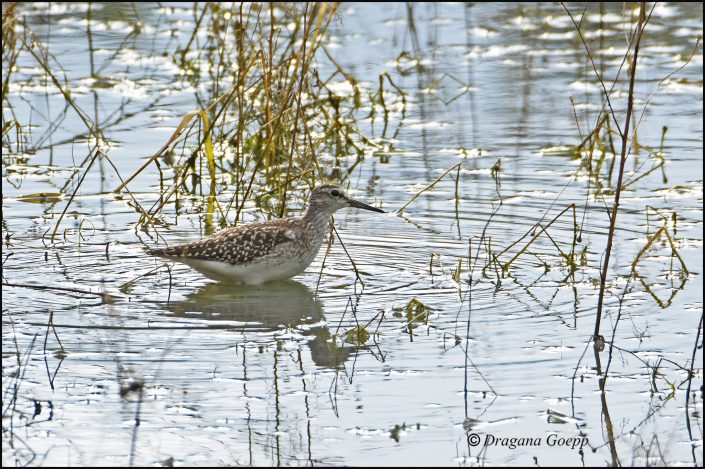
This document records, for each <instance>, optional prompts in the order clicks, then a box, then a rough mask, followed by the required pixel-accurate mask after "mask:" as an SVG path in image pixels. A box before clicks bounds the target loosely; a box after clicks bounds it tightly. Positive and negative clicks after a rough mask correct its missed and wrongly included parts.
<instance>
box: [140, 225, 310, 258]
mask: <svg viewBox="0 0 705 469" xmlns="http://www.w3.org/2000/svg"><path fill="white" fill-rule="evenodd" d="M295 240H296V235H295V230H293V229H292V220H291V219H286V218H282V219H278V220H272V221H269V222H265V223H259V224H256V225H246V226H240V227H237V228H231V229H228V230H225V231H221V232H220V233H218V234H216V235H214V236H211V237H210V238H205V239H202V240H200V241H194V242H191V243H186V244H181V245H178V246H170V247H167V248H160V249H150V250H148V251H147V252H148V253H149V254H151V255H154V256H160V257H167V258H174V259H176V260H178V259H179V258H181V259H184V258H188V259H204V260H209V261H220V262H227V263H229V264H233V265H242V264H249V263H251V262H253V261H254V260H255V259H257V258H261V257H264V256H266V255H267V254H269V253H270V252H272V251H273V250H274V249H275V248H277V247H278V246H280V245H283V244H285V243H291V242H294V241H295Z"/></svg>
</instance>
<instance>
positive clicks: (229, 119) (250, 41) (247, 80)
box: [116, 3, 383, 225]
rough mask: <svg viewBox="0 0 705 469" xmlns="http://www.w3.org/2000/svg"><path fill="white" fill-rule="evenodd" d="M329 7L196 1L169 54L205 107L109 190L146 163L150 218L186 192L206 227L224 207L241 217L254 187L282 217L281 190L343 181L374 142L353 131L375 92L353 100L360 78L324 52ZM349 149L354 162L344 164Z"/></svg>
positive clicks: (332, 10)
mask: <svg viewBox="0 0 705 469" xmlns="http://www.w3.org/2000/svg"><path fill="white" fill-rule="evenodd" d="M337 9H338V5H337V4H335V3H332V4H326V3H321V4H311V3H306V4H300V5H298V4H297V5H292V4H286V5H280V4H273V3H271V4H250V5H245V4H238V5H232V6H227V7H226V6H225V5H224V4H220V3H209V4H204V5H203V6H201V7H196V9H195V10H194V14H195V16H196V18H197V20H196V27H195V28H194V31H193V32H192V34H191V36H190V38H189V40H188V42H187V43H186V44H185V45H184V46H181V47H179V48H178V49H177V50H176V51H175V52H174V54H173V60H174V62H175V63H176V64H177V65H178V66H179V67H180V68H181V70H182V73H183V76H182V79H183V80H185V81H187V82H189V83H190V84H191V85H193V86H194V87H195V89H197V90H199V92H198V93H197V100H198V102H199V103H210V104H208V105H205V104H203V108H202V109H195V110H194V111H192V112H190V113H189V114H187V115H186V116H184V118H183V119H182V121H181V123H180V125H179V126H178V128H177V129H176V131H175V132H174V133H173V135H172V136H171V138H170V139H169V140H168V142H167V143H166V144H165V145H164V146H163V147H162V148H161V150H159V151H158V152H157V153H156V154H155V155H153V156H152V157H151V158H149V159H148V160H147V162H146V163H145V164H144V165H143V166H142V167H141V168H140V169H139V170H138V171H136V172H135V173H134V174H133V175H132V176H131V177H129V178H127V179H126V180H125V184H122V185H120V186H119V187H118V188H116V192H120V191H122V190H124V189H125V188H126V187H127V185H128V184H129V183H130V182H131V181H132V179H133V178H134V177H136V176H137V175H138V174H140V173H141V172H142V171H143V170H144V169H145V168H146V167H147V166H149V165H150V164H151V163H153V162H155V163H157V164H158V165H159V167H160V174H162V176H163V180H162V186H161V187H163V190H162V191H161V195H160V197H159V199H158V200H157V202H156V203H154V204H153V205H152V207H151V208H149V210H148V214H149V215H150V216H152V215H156V214H157V213H159V212H160V211H161V210H162V209H163V208H164V206H165V205H166V204H167V203H169V202H171V201H173V200H174V199H175V198H178V197H179V195H180V194H190V195H198V196H203V197H205V198H206V199H207V203H206V204H205V206H206V210H205V211H206V215H207V217H206V221H207V224H210V223H212V218H213V215H218V216H219V218H220V225H225V224H227V221H226V220H227V218H231V217H230V215H231V212H234V213H235V214H234V217H232V218H233V219H234V220H233V221H234V222H235V223H237V222H238V221H239V220H240V218H241V215H242V211H243V209H244V208H245V204H246V203H248V202H249V201H250V200H252V196H253V194H254V193H257V194H259V195H258V197H257V198H255V199H254V201H255V204H256V205H257V206H258V207H259V208H260V209H261V210H263V211H264V212H265V213H266V214H268V215H269V216H283V215H284V214H285V212H286V210H287V202H286V200H287V195H288V194H289V193H290V192H291V191H292V190H294V189H296V188H298V187H300V186H301V185H302V184H303V185H304V186H307V187H313V186H314V185H315V184H316V182H317V181H320V180H325V179H328V180H335V181H341V180H344V179H345V178H346V177H347V176H348V174H349V173H350V171H351V170H352V169H353V168H354V167H355V165H356V164H357V163H358V162H359V161H360V160H361V159H362V158H363V157H364V156H365V153H366V152H367V151H368V147H369V146H374V145H373V144H372V143H371V142H370V140H369V139H368V138H367V137H365V136H364V135H363V133H362V132H361V131H360V130H359V129H358V127H357V120H358V118H359V116H358V112H360V111H361V110H362V109H363V107H364V106H365V105H366V104H367V103H370V102H371V101H373V100H374V99H378V96H380V95H381V94H382V93H383V92H382V90H380V91H379V92H378V93H377V95H376V96H370V97H366V99H362V98H361V87H360V86H359V83H358V82H357V81H356V80H355V79H354V78H352V77H351V76H350V75H348V74H347V73H345V72H344V71H342V69H341V68H340V67H339V66H338V65H337V63H335V62H334V61H333V59H332V57H330V54H329V53H328V51H327V50H325V46H324V41H325V38H326V32H327V30H328V27H329V25H330V23H331V22H332V21H333V20H334V19H335V17H336V14H337ZM203 37H205V39H202V38H203ZM321 54H325V56H326V57H327V58H328V59H329V60H330V61H333V62H334V63H335V68H334V70H333V71H332V73H331V74H330V75H328V76H326V77H322V76H321V74H320V71H319V68H318V64H319V56H320V55H321ZM321 59H323V58H322V57H321ZM340 79H342V80H343V83H346V86H344V87H341V86H339V85H338V83H339V82H336V80H340ZM341 88H345V89H347V92H341V91H340V90H341ZM200 90H205V91H200ZM350 155H352V156H353V158H354V159H355V161H353V162H352V164H351V165H350V166H348V164H349V163H348V158H347V157H348V156H350ZM322 159H326V164H325V165H324V164H322V163H321V161H322ZM330 162H332V163H333V164H332V165H331V164H330ZM165 167H166V168H169V169H170V171H169V173H171V174H170V175H169V176H164V174H165V173H164V172H162V170H163V169H164V168H165ZM255 189H256V190H255ZM141 221H142V222H145V221H148V219H147V218H146V217H145V216H143V217H142V220H141Z"/></svg>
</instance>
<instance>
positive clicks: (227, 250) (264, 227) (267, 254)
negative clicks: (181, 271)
mask: <svg viewBox="0 0 705 469" xmlns="http://www.w3.org/2000/svg"><path fill="white" fill-rule="evenodd" d="M345 207H357V208H362V209H365V210H371V211H373V212H379V213H385V212H384V211H383V210H381V209H379V208H376V207H373V206H371V205H367V204H364V203H362V202H359V201H357V200H353V199H351V198H350V197H348V196H347V195H346V194H345V192H344V191H343V190H342V189H341V188H340V187H338V186H333V185H323V186H318V187H316V188H315V189H314V190H313V192H311V198H310V200H309V204H308V209H307V210H306V213H305V214H304V216H303V217H287V218H278V219H275V220H270V221H267V222H264V223H254V224H251V225H245V226H238V227H235V228H229V229H226V230H224V231H221V232H219V233H217V234H215V235H213V236H211V237H209V238H205V239H202V240H200V241H194V242H191V243H186V244H181V245H179V246H171V247H167V248H160V249H150V250H148V251H147V252H148V254H152V255H154V256H159V257H165V258H167V259H170V260H173V261H177V262H182V263H184V264H186V265H188V266H190V267H192V268H194V269H196V270H198V271H199V272H201V273H202V274H203V275H205V276H206V277H208V278H211V279H214V280H220V281H224V282H229V283H239V284H247V285H259V284H261V283H265V282H269V281H271V280H281V279H285V278H289V277H293V276H294V275H298V274H300V273H301V272H303V271H304V270H305V269H306V267H308V266H309V264H311V262H313V259H314V258H315V257H316V254H317V253H318V251H319V249H320V248H321V244H323V238H324V237H325V234H326V228H327V225H328V219H329V218H330V216H331V215H333V213H335V212H336V211H337V210H340V209H341V208H345Z"/></svg>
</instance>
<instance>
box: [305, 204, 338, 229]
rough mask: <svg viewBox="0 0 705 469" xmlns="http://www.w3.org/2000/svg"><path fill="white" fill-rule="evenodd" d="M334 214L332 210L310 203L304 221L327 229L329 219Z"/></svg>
mask: <svg viewBox="0 0 705 469" xmlns="http://www.w3.org/2000/svg"><path fill="white" fill-rule="evenodd" d="M331 215H333V214H332V213H331V212H330V211H328V210H325V209H324V208H322V207H319V206H317V205H309V206H308V210H306V213H305V214H304V216H303V219H304V222H306V223H307V224H308V225H313V226H316V227H320V228H321V229H325V227H326V225H327V224H328V219H329V218H330V216H331Z"/></svg>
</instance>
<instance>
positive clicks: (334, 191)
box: [330, 189, 340, 197]
mask: <svg viewBox="0 0 705 469" xmlns="http://www.w3.org/2000/svg"><path fill="white" fill-rule="evenodd" d="M330 195H332V196H333V197H338V196H339V195H340V192H338V191H337V190H336V189H333V190H332V191H330Z"/></svg>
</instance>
